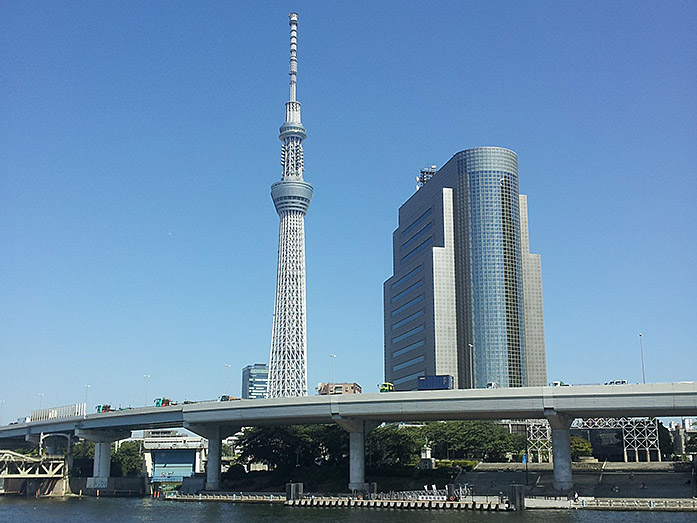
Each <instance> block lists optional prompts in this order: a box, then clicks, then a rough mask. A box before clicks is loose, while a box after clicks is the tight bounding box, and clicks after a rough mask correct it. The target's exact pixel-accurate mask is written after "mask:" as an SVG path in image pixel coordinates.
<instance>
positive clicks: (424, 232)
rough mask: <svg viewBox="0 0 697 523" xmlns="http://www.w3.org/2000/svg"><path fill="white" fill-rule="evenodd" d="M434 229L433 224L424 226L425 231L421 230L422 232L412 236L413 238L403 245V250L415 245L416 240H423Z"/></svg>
mask: <svg viewBox="0 0 697 523" xmlns="http://www.w3.org/2000/svg"><path fill="white" fill-rule="evenodd" d="M432 227H433V224H432V223H431V222H428V224H426V225H425V226H424V228H423V229H421V230H420V231H419V232H417V233H416V234H415V235H414V236H412V237H411V238H409V239H408V240H407V241H405V242H404V243H403V244H402V249H406V248H407V247H409V246H410V245H412V244H414V243H415V242H416V240H418V239H419V238H421V237H422V236H423V235H424V234H426V233H427V232H428V231H430V230H431V228H432Z"/></svg>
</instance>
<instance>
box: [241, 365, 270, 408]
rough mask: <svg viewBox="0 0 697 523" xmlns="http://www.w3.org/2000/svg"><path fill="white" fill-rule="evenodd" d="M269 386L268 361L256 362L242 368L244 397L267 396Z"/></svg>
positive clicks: (248, 398)
mask: <svg viewBox="0 0 697 523" xmlns="http://www.w3.org/2000/svg"><path fill="white" fill-rule="evenodd" d="M268 386H269V367H268V366H267V365H266V363H255V364H254V365H247V366H246V367H244V368H243V369H242V399H245V400H256V399H262V398H265V397H266V393H267V390H268Z"/></svg>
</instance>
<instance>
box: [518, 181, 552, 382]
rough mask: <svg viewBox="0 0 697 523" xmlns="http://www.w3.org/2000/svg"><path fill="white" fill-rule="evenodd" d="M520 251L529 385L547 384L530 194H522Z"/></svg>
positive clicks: (539, 264)
mask: <svg viewBox="0 0 697 523" xmlns="http://www.w3.org/2000/svg"><path fill="white" fill-rule="evenodd" d="M518 206H519V208H520V251H521V253H520V255H521V261H522V263H523V303H524V307H523V310H524V314H525V359H526V363H527V374H528V380H527V385H528V387H538V386H545V385H547V362H546V358H545V322H544V315H543V313H542V261H541V259H540V255H539V254H531V253H530V239H529V236H528V197H527V196H525V195H524V194H521V195H520V200H519V204H518Z"/></svg>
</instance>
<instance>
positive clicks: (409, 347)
mask: <svg viewBox="0 0 697 523" xmlns="http://www.w3.org/2000/svg"><path fill="white" fill-rule="evenodd" d="M423 346H424V340H420V341H417V342H416V343H412V344H411V345H407V346H406V347H404V348H403V349H399V350H396V351H394V352H393V353H392V357H393V358H396V357H397V356H401V355H402V354H406V353H407V352H409V351H412V350H414V349H418V348H419V347H423Z"/></svg>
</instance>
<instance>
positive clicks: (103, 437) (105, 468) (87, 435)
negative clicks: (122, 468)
mask: <svg viewBox="0 0 697 523" xmlns="http://www.w3.org/2000/svg"><path fill="white" fill-rule="evenodd" d="M75 435H76V436H78V437H80V438H82V439H86V440H87V441H93V442H94V467H93V468H92V477H91V478H87V488H94V489H100V488H106V486H107V484H108V481H109V472H110V471H111V444H112V443H113V442H114V441H118V440H120V439H127V438H130V437H131V431H130V430H113V429H108V430H84V429H76V430H75Z"/></svg>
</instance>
